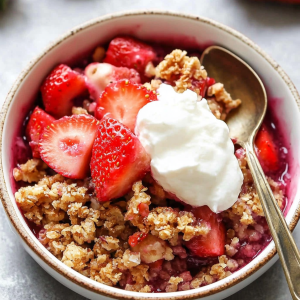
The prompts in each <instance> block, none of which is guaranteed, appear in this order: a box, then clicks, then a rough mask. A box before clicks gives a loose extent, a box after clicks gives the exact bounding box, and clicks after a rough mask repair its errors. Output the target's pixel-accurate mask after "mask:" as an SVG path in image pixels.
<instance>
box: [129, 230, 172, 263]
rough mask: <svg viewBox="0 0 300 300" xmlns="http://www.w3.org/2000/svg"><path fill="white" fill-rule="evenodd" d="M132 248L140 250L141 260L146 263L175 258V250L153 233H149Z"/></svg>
mask: <svg viewBox="0 0 300 300" xmlns="http://www.w3.org/2000/svg"><path fill="white" fill-rule="evenodd" d="M132 250H133V251H134V252H139V253H140V256H141V261H142V262H143V263H146V264H150V263H153V262H156V261H158V260H160V259H165V260H173V259H174V255H173V250H172V248H170V247H169V244H168V243H167V242H166V241H164V240H162V239H160V238H158V237H156V236H154V235H152V234H148V235H147V236H146V237H145V238H144V239H143V240H142V241H140V242H139V243H138V244H137V245H136V246H134V247H132Z"/></svg>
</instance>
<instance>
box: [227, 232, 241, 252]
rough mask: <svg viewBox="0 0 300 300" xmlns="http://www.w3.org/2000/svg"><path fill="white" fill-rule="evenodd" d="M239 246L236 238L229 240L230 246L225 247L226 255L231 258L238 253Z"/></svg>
mask: <svg viewBox="0 0 300 300" xmlns="http://www.w3.org/2000/svg"><path fill="white" fill-rule="evenodd" d="M233 232H234V231H233ZM234 234H235V232H234ZM239 246H240V244H239V239H238V238H237V237H234V238H233V239H232V240H231V242H230V244H226V245H225V250H226V255H227V256H229V257H233V256H234V255H235V254H236V253H237V252H238V248H239Z"/></svg>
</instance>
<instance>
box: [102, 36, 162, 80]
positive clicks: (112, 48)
mask: <svg viewBox="0 0 300 300" xmlns="http://www.w3.org/2000/svg"><path fill="white" fill-rule="evenodd" d="M155 58H156V54H155V52H154V50H153V48H152V47H151V46H149V45H147V44H145V43H142V42H140V41H138V40H136V39H133V38H130V37H117V38H114V39H113V40H111V42H110V43H109V46H108V49H107V52H106V57H105V58H104V62H106V63H109V64H112V65H114V66H117V67H127V68H131V69H135V70H137V71H138V72H139V73H140V74H141V75H144V73H145V68H146V66H147V64H148V63H149V62H150V61H153V60H154V59H155Z"/></svg>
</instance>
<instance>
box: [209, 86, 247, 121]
mask: <svg viewBox="0 0 300 300" xmlns="http://www.w3.org/2000/svg"><path fill="white" fill-rule="evenodd" d="M207 95H208V96H209V97H213V96H214V98H215V101H216V102H214V103H213V102H212V100H211V105H212V108H213V109H214V110H215V106H216V105H217V104H221V105H222V106H223V107H224V111H223V109H220V108H219V110H218V113H217V115H218V116H219V115H220V117H219V119H221V120H225V119H226V116H227V114H228V113H229V112H230V111H231V110H232V109H234V108H237V107H238V106H240V104H241V103H242V101H241V100H240V99H236V100H233V99H232V98H231V96H230V94H229V93H228V92H226V90H225V88H224V85H223V84H222V83H215V84H213V85H212V86H210V87H209V88H208V90H207ZM216 117H217V116H216Z"/></svg>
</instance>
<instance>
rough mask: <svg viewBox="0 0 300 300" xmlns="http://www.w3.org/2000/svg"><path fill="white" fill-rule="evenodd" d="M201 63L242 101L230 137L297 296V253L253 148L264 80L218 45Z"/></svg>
mask: <svg viewBox="0 0 300 300" xmlns="http://www.w3.org/2000/svg"><path fill="white" fill-rule="evenodd" d="M201 63H202V65H203V66H204V67H205V69H206V70H207V72H208V74H209V76H211V77H212V78H214V79H215V80H216V81H217V82H222V83H223V84H224V86H225V87H226V90H228V91H229V92H230V94H231V95H232V96H233V98H234V99H238V98H239V99H242V105H241V106H240V107H239V108H238V109H236V110H235V111H232V112H231V113H230V114H229V116H228V119H227V125H228V127H229V131H230V137H231V138H235V139H236V140H237V143H238V144H239V145H240V146H242V147H243V148H244V149H245V150H246V154H247V161H248V165H249V168H250V171H251V173H252V176H253V180H254V184H255V187H256V190H257V193H258V196H259V199H260V201H261V204H262V207H263V210H264V214H265V217H266V220H267V222H268V225H269V228H270V231H271V234H272V237H273V240H274V243H275V245H276V248H277V252H278V254H279V258H280V260H281V264H282V267H283V270H284V273H285V277H286V280H287V282H288V285H289V289H290V292H291V295H292V297H293V299H294V300H296V299H298V300H299V299H300V255H299V251H298V249H297V246H296V244H295V241H294V239H293V237H292V234H291V232H290V230H289V228H288V226H287V224H286V221H285V219H284V216H283V214H282V212H281V210H280V208H279V206H278V205H277V202H276V200H275V198H274V195H273V193H272V190H271V188H270V186H269V184H268V182H267V180H266V177H265V175H264V172H263V170H262V168H261V166H260V163H259V161H258V159H257V157H256V155H255V151H254V146H253V143H254V139H255V136H256V133H257V131H258V129H259V128H260V126H261V123H262V121H263V119H264V116H265V114H266V109H267V95H266V91H265V88H264V85H263V83H262V82H261V80H260V78H259V77H258V75H257V74H256V73H255V72H254V70H253V69H252V68H251V67H250V66H249V65H248V64H247V63H245V62H244V61H243V60H241V59H240V58H239V57H237V56H236V55H235V54H233V53H232V52H230V51H228V50H226V49H224V48H222V47H218V46H212V47H209V48H207V49H206V50H205V51H204V52H203V54H202V56H201Z"/></svg>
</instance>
